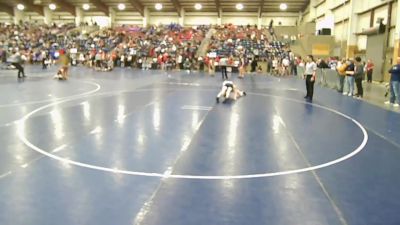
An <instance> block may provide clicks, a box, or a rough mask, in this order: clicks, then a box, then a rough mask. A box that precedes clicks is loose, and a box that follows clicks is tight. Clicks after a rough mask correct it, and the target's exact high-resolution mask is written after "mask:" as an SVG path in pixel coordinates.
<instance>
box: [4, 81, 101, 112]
mask: <svg viewBox="0 0 400 225" xmlns="http://www.w3.org/2000/svg"><path fill="white" fill-rule="evenodd" d="M81 82H82V83H87V84H91V85H94V86H95V88H94V89H92V90H90V91H87V92H84V93H81V94H76V95H71V96H65V97H59V98H54V99H44V100H37V101H29V102H19V103H10V104H4V105H0V108H5V107H13V106H21V105H32V104H39V103H46V102H54V101H59V100H62V99H71V98H77V97H81V96H85V95H90V94H93V93H95V92H97V91H99V90H100V88H101V86H100V84H98V83H95V82H92V81H81Z"/></svg>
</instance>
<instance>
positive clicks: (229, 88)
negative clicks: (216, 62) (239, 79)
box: [217, 80, 246, 103]
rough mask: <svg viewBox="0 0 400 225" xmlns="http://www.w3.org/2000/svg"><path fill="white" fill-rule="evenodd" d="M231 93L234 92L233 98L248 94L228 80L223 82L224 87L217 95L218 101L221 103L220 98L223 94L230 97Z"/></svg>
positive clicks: (226, 97)
mask: <svg viewBox="0 0 400 225" xmlns="http://www.w3.org/2000/svg"><path fill="white" fill-rule="evenodd" d="M231 93H233V98H232V99H233V100H236V99H237V98H238V97H242V96H244V95H246V92H244V91H241V90H240V89H239V88H238V87H237V86H236V85H235V84H234V83H233V82H232V81H228V80H226V81H224V82H223V83H222V89H221V91H220V92H219V93H218V95H217V103H219V98H221V97H222V96H224V97H225V99H228V98H229V97H230V95H231Z"/></svg>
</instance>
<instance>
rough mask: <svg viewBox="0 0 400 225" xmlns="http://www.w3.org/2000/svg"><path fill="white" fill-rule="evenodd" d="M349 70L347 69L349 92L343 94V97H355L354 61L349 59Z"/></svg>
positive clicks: (347, 87)
mask: <svg viewBox="0 0 400 225" xmlns="http://www.w3.org/2000/svg"><path fill="white" fill-rule="evenodd" d="M346 64H347V68H346V81H345V83H346V89H347V90H348V91H349V92H348V93H347V92H343V95H348V96H353V95H354V76H353V75H354V62H353V59H349V61H347V62H346Z"/></svg>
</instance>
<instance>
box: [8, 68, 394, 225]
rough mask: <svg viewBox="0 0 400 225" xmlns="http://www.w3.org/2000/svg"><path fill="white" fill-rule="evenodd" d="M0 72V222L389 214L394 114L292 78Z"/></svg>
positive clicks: (66, 224)
mask: <svg viewBox="0 0 400 225" xmlns="http://www.w3.org/2000/svg"><path fill="white" fill-rule="evenodd" d="M1 74H2V75H1V76H0V89H1V95H0V143H1V150H0V199H1V201H0V224H2V225H27V224H29V225H54V224H57V225H72V224H73V225H80V224H82V225H115V224H118V225H128V224H137V225H142V224H143V225H197V224H198V225H205V224H210V225H211V224H213V225H214V224H229V225H236V224H237V225H245V224H249V225H250V224H251V225H258V224H273V225H324V224H327V225H336V224H337V225H362V224H363V225H364V224H368V225H375V224H376V225H378V224H379V225H382V224H384V225H398V224H400V213H399V212H400V201H399V199H400V191H399V189H400V176H399V171H400V139H399V137H400V115H399V114H398V113H396V112H393V111H389V110H386V109H384V108H380V107H377V106H374V105H371V104H369V103H367V102H364V101H359V100H356V99H352V98H349V97H343V96H341V95H339V94H338V93H337V92H335V91H334V90H330V89H326V88H321V87H316V91H315V96H314V102H313V103H307V102H305V101H304V99H303V96H304V94H305V93H304V89H305V87H304V86H305V85H304V83H303V81H301V80H298V79H295V78H286V79H278V78H275V77H271V76H260V75H254V76H251V75H249V76H247V77H246V78H245V79H244V80H239V79H236V75H233V78H232V80H234V82H235V83H236V84H237V85H238V86H239V87H240V88H241V89H243V90H245V91H246V92H247V93H248V95H247V96H245V97H242V98H240V99H238V100H237V101H236V102H234V101H227V102H224V103H219V104H217V103H216V102H215V97H216V94H217V93H218V92H219V90H220V88H221V83H222V79H221V76H220V74H218V73H217V74H216V76H215V77H210V76H208V75H206V74H202V73H191V74H188V73H186V72H183V71H181V72H171V73H170V74H166V73H165V72H162V71H141V70H130V69H115V70H114V71H112V72H95V71H93V70H91V69H87V68H82V67H74V68H71V70H70V75H71V77H70V79H69V80H68V81H58V80H53V79H52V77H53V76H54V74H55V69H54V68H53V69H50V70H48V71H42V70H41V68H40V67H28V68H27V76H28V77H27V78H26V79H24V80H20V81H17V76H16V71H1Z"/></svg>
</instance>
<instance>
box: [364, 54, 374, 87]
mask: <svg viewBox="0 0 400 225" xmlns="http://www.w3.org/2000/svg"><path fill="white" fill-rule="evenodd" d="M374 66H375V65H374V64H373V63H372V61H371V60H370V59H368V61H367V65H366V66H365V70H366V71H367V82H368V83H372V73H373V72H374Z"/></svg>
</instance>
